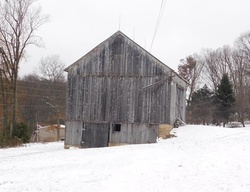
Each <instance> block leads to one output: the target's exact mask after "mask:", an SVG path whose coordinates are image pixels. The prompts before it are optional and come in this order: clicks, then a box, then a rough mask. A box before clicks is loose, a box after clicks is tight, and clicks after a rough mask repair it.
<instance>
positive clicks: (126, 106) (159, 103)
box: [65, 31, 187, 148]
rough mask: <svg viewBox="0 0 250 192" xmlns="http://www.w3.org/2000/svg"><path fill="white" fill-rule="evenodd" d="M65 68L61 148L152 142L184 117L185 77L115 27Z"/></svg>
mask: <svg viewBox="0 0 250 192" xmlns="http://www.w3.org/2000/svg"><path fill="white" fill-rule="evenodd" d="M65 71H66V72H67V73H68V78H67V105H66V132H65V147H66V148H67V147H70V146H77V147H83V148H89V147H105V146H112V145H120V144H140V143H154V142H156V139H157V137H159V136H163V137H164V135H160V134H162V133H164V129H165V130H169V129H171V128H172V126H173V124H174V122H175V121H176V119H177V118H179V119H181V120H183V121H185V105H186V102H185V98H186V86H187V84H186V82H185V81H184V80H183V79H182V78H181V77H180V76H179V75H178V74H177V73H176V72H174V71H173V70H172V69H171V68H169V67H168V66H167V65H165V64H164V63H162V62H161V61H159V60H158V59H157V58H155V57H154V56H153V55H151V54H150V53H149V52H148V51H146V50H145V49H143V48H142V47H141V46H139V45H138V44H137V43H135V42H134V41H133V40H131V39H130V38H129V37H127V36H126V35H124V34H123V33H122V32H121V31H118V32H116V33H115V34H114V35H112V36H111V37H109V38H108V39H106V40H105V41H104V42H102V43H101V44H99V45H98V46H96V47H95V48H94V49H92V50H91V51H90V52H89V53H87V54H86V55H84V56H83V57H82V58H80V59H79V60H77V61H76V62H75V63H73V64H72V65H70V66H69V67H67V68H66V69H65Z"/></svg>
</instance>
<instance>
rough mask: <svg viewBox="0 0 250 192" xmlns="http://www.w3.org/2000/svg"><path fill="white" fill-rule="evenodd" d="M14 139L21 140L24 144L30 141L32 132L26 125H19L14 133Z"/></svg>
mask: <svg viewBox="0 0 250 192" xmlns="http://www.w3.org/2000/svg"><path fill="white" fill-rule="evenodd" d="M13 137H14V138H15V137H16V138H19V139H21V140H22V142H23V143H28V142H29V141H30V130H29V127H28V125H27V124H26V123H23V122H21V123H17V124H16V127H15V129H14V132H13Z"/></svg>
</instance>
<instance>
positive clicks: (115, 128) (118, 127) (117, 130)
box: [114, 124, 121, 132]
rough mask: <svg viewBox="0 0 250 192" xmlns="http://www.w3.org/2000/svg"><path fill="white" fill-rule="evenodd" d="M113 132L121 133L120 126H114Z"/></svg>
mask: <svg viewBox="0 0 250 192" xmlns="http://www.w3.org/2000/svg"><path fill="white" fill-rule="evenodd" d="M114 131H115V132H120V131H121V124H114Z"/></svg>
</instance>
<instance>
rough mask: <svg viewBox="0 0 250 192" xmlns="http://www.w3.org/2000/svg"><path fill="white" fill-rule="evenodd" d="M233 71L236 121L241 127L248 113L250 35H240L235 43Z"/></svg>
mask: <svg viewBox="0 0 250 192" xmlns="http://www.w3.org/2000/svg"><path fill="white" fill-rule="evenodd" d="M233 61H234V71H233V73H232V75H233V76H234V79H235V83H234V84H235V85H234V87H235V94H236V111H237V117H238V120H239V121H240V122H241V123H242V125H243V126H245V124H244V120H245V118H246V117H247V113H249V112H250V111H249V105H250V103H249V102H250V100H249V89H250V85H249V80H250V79H249V72H248V70H247V69H248V68H249V66H250V33H245V34H242V35H241V36H240V37H239V38H238V39H237V40H236V41H235V51H234V53H233Z"/></svg>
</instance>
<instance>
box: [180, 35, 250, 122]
mask: <svg viewBox="0 0 250 192" xmlns="http://www.w3.org/2000/svg"><path fill="white" fill-rule="evenodd" d="M178 72H179V74H180V75H181V76H182V77H183V78H184V79H186V81H187V82H188V83H189V86H188V90H187V95H188V97H187V119H186V121H187V123H196V124H197V123H203V124H211V123H214V124H219V123H221V122H223V124H224V125H225V124H226V123H228V122H229V121H239V122H241V123H242V125H243V126H245V125H244V122H245V120H247V119H250V83H249V82H250V32H247V33H244V34H242V35H241V36H239V37H238V38H237V39H236V40H235V43H234V45H233V46H228V45H225V46H223V47H221V48H218V49H216V50H213V49H204V50H202V51H201V53H199V54H193V55H191V56H188V57H186V58H185V59H183V60H181V64H180V65H179V67H178ZM226 78H228V82H227V80H225V79H226ZM230 89H231V91H230ZM219 95H220V96H219Z"/></svg>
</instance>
